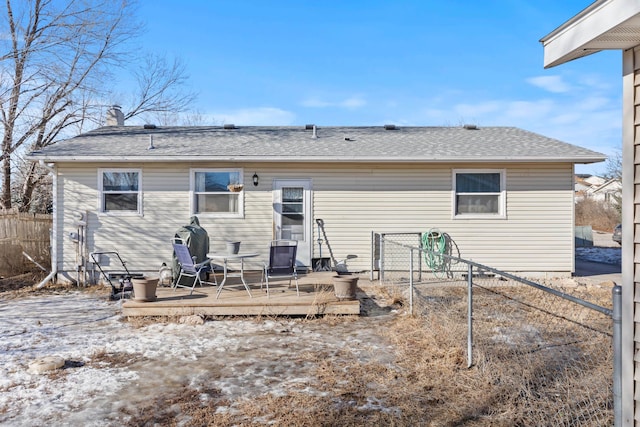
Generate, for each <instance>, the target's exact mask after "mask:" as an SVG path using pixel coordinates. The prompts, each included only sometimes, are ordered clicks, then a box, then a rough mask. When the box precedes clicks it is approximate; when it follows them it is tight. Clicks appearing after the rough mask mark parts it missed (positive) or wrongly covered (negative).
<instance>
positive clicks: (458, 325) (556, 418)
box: [372, 233, 619, 426]
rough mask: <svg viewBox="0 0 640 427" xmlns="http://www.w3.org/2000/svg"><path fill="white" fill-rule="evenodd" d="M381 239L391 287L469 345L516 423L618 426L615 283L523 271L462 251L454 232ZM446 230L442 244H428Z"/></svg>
mask: <svg viewBox="0 0 640 427" xmlns="http://www.w3.org/2000/svg"><path fill="white" fill-rule="evenodd" d="M427 234H428V233H427ZM372 237H373V239H372V240H375V239H377V242H373V243H372V245H373V247H374V251H373V253H374V259H375V261H374V264H376V265H377V267H378V269H377V273H378V279H379V280H380V281H381V283H382V284H383V286H385V287H388V288H394V289H395V292H397V291H398V290H399V291H401V292H402V293H403V294H404V295H405V297H406V298H405V299H406V300H408V301H409V306H410V311H411V313H412V314H413V315H414V316H416V317H417V318H419V319H423V320H424V322H425V323H427V324H428V325H429V327H430V328H434V329H437V328H441V329H442V330H445V331H446V334H447V335H448V340H450V339H452V338H453V339H454V342H456V343H458V342H459V343H460V348H458V350H459V351H460V352H461V354H466V355H467V367H468V368H469V369H470V371H471V372H475V373H477V375H478V376H477V377H475V379H473V380H471V379H468V381H469V382H470V383H473V382H474V381H478V386H477V387H478V388H479V389H482V388H483V387H486V391H485V394H486V397H487V399H488V401H496V402H498V401H499V402H500V404H497V403H496V406H497V407H500V405H505V407H508V408H509V409H508V410H509V411H513V414H512V418H510V419H511V420H514V421H516V422H515V424H513V425H548V426H552V425H553V426H585V425H586V426H602V425H613V424H614V418H616V416H617V411H618V409H617V408H618V407H619V400H618V399H616V398H615V396H618V397H619V394H616V390H619V389H617V388H616V387H617V384H616V381H615V380H614V379H619V365H617V366H616V365H615V363H614V361H615V359H616V357H617V356H616V353H615V352H614V346H612V339H613V338H614V332H615V331H614V328H613V325H614V323H613V322H612V315H613V314H614V311H615V310H614V309H613V308H612V305H613V303H612V287H611V286H607V285H598V286H594V285H590V284H581V283H579V282H577V281H576V280H574V279H572V278H558V279H546V280H543V281H539V282H533V281H531V280H528V279H526V278H520V277H516V276H513V275H511V274H509V273H506V272H501V271H498V270H495V269H492V268H490V267H486V266H481V265H479V264H476V263H473V262H471V261H468V260H464V259H461V258H459V253H458V252H457V248H456V247H455V245H453V244H452V243H451V242H450V239H449V242H448V243H447V242H444V243H443V240H446V239H448V236H446V235H444V236H440V235H438V236H435V235H434V236H426V237H424V236H423V235H420V233H406V234H392V235H389V234H387V235H385V234H377V233H373V234H372ZM436 237H437V238H438V239H439V244H440V245H441V246H438V245H435V246H434V245H432V246H431V247H430V248H429V249H433V250H425V246H427V245H429V244H430V242H429V241H428V239H429V238H432V239H435V238H436ZM431 243H433V242H431ZM617 288H618V289H619V287H617ZM613 294H614V296H615V291H614V292H613ZM614 319H615V317H614ZM614 341H615V340H614ZM447 342H450V341H447ZM614 371H615V372H616V373H614ZM469 375H471V374H469ZM483 381H484V383H483ZM463 386H465V387H466V386H468V385H463ZM505 402H508V404H506V403H505ZM505 410H506V409H505Z"/></svg>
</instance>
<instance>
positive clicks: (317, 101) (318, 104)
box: [301, 95, 367, 110]
mask: <svg viewBox="0 0 640 427" xmlns="http://www.w3.org/2000/svg"><path fill="white" fill-rule="evenodd" d="M301 105H302V106H303V107H309V108H346V109H350V110H353V109H357V108H360V107H364V106H365V105H367V102H366V101H365V100H364V98H363V97H362V96H359V95H355V96H351V97H349V98H346V99H343V100H339V101H326V100H324V99H321V98H317V97H311V98H307V99H305V100H303V101H302V102H301Z"/></svg>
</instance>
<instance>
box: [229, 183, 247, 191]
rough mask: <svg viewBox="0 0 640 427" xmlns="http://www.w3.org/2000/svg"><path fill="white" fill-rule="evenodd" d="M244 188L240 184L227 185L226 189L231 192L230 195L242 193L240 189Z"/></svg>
mask: <svg viewBox="0 0 640 427" xmlns="http://www.w3.org/2000/svg"><path fill="white" fill-rule="evenodd" d="M243 188H244V185H242V184H229V185H227V189H228V190H229V191H231V192H232V193H239V192H241V191H242V189H243Z"/></svg>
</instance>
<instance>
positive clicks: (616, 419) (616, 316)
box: [611, 285, 622, 427]
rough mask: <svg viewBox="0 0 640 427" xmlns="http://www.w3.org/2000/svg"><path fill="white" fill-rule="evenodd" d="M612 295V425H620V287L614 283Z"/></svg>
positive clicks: (617, 426) (618, 426) (616, 426)
mask: <svg viewBox="0 0 640 427" xmlns="http://www.w3.org/2000/svg"><path fill="white" fill-rule="evenodd" d="M611 293H612V296H613V315H612V318H613V425H614V426H615V427H620V426H622V287H621V286H620V285H615V286H614V287H613V289H612V290H611Z"/></svg>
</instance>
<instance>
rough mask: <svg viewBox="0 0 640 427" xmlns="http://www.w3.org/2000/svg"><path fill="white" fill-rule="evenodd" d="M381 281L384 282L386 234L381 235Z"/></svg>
mask: <svg viewBox="0 0 640 427" xmlns="http://www.w3.org/2000/svg"><path fill="white" fill-rule="evenodd" d="M379 269H380V281H381V282H384V234H382V233H380V268H379Z"/></svg>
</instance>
